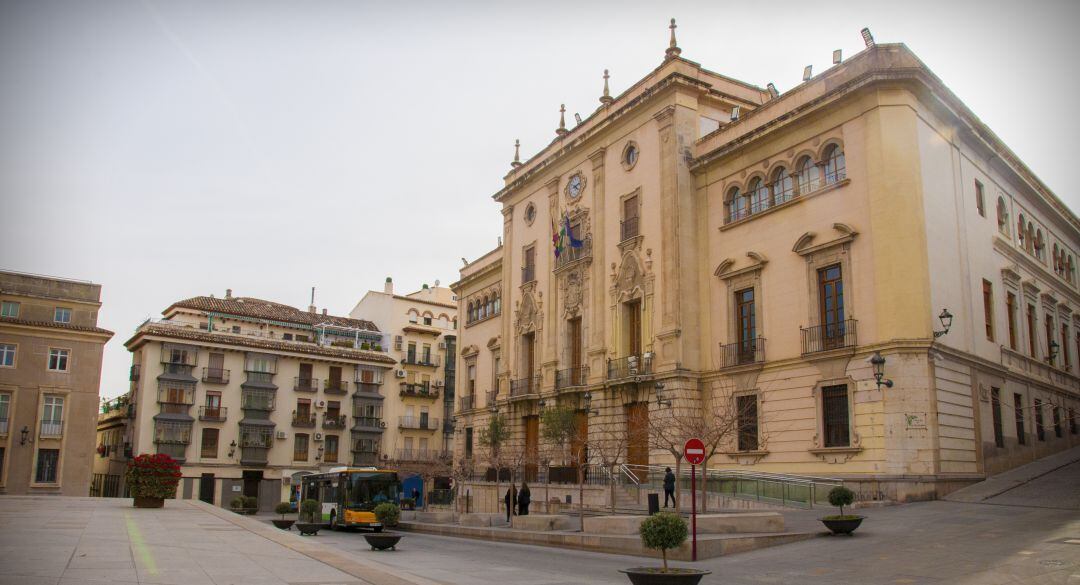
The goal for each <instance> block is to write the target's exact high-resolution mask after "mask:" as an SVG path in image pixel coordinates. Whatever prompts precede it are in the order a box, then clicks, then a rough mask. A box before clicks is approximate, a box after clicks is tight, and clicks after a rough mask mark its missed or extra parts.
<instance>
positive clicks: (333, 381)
mask: <svg viewBox="0 0 1080 585" xmlns="http://www.w3.org/2000/svg"><path fill="white" fill-rule="evenodd" d="M326 386H327V388H333V389H334V390H341V366H330V378H329V380H327V385H326Z"/></svg>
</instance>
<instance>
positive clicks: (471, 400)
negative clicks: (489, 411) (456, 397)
mask: <svg viewBox="0 0 1080 585" xmlns="http://www.w3.org/2000/svg"><path fill="white" fill-rule="evenodd" d="M474 408H476V395H475V394H470V395H468V396H462V397H461V402H460V403H459V404H458V410H461V411H466V410H472V409H474Z"/></svg>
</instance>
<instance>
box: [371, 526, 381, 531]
mask: <svg viewBox="0 0 1080 585" xmlns="http://www.w3.org/2000/svg"><path fill="white" fill-rule="evenodd" d="M372 530H374V531H375V532H382V526H376V527H374V528H372Z"/></svg>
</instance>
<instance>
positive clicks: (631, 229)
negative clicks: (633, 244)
mask: <svg viewBox="0 0 1080 585" xmlns="http://www.w3.org/2000/svg"><path fill="white" fill-rule="evenodd" d="M640 233H641V232H640V231H639V230H638V218H636V217H628V218H626V219H624V220H622V222H620V223H619V240H620V241H622V242H625V241H626V240H629V239H630V238H636V237H637V236H638V235H639V234H640Z"/></svg>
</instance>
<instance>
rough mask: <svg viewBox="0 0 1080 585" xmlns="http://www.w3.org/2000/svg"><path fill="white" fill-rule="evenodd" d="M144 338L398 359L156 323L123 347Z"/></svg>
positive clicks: (373, 359)
mask: <svg viewBox="0 0 1080 585" xmlns="http://www.w3.org/2000/svg"><path fill="white" fill-rule="evenodd" d="M143 335H159V336H161V337H171V338H173V339H186V340H189V341H205V342H210V343H224V344H227V345H241V346H244V347H250V348H253V349H264V350H268V351H288V352H296V353H307V354H312V355H319V356H325V357H337V358H346V359H352V360H366V361H369V362H380V363H385V364H396V363H397V360H395V359H394V358H392V357H390V356H388V355H386V354H384V353H379V352H375V351H366V350H362V349H350V348H347V347H334V346H322V345H315V344H313V343H299V342H289V341H276V340H272V339H260V338H256V337H246V336H242V335H228V334H222V333H209V332H206V331H202V330H200V329H195V328H194V327H183V326H176V325H161V324H158V323H147V324H145V325H143V326H141V327H139V328H138V329H137V330H136V331H135V335H133V336H132V337H131V339H129V340H127V341H126V342H125V343H124V347H127V348H128V349H131V348H132V346H133V345H134V343H135V340H136V339H138V338H139V337H141V336H143Z"/></svg>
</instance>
